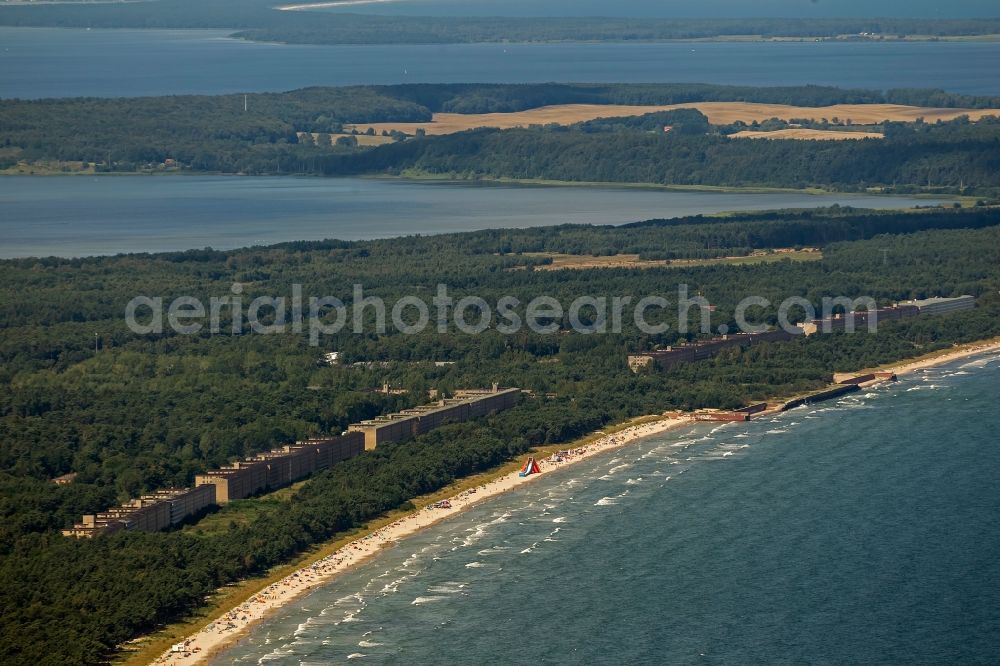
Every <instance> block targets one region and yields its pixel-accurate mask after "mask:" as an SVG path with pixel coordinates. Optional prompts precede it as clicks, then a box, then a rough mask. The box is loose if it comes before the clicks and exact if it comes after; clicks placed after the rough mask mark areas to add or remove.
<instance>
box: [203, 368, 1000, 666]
mask: <svg viewBox="0 0 1000 666" xmlns="http://www.w3.org/2000/svg"><path fill="white" fill-rule="evenodd" d="M997 395H1000V356H997V355H994V356H992V357H983V358H980V359H977V360H973V361H966V362H962V363H958V364H955V365H952V366H949V367H942V368H936V369H930V370H926V371H924V372H921V373H918V374H916V375H913V376H910V377H906V378H904V379H903V380H902V381H900V382H899V383H898V384H896V385H890V386H884V387H881V388H877V389H873V390H870V391H869V392H867V393H858V394H853V395H851V396H848V397H845V398H843V399H840V400H838V401H835V402H830V403H825V404H823V405H817V406H809V407H803V408H799V409H796V410H792V411H790V412H788V413H786V414H784V415H781V416H778V417H775V418H772V419H764V420H761V421H756V422H751V423H750V424H740V425H738V426H737V425H729V426H723V427H715V428H712V427H709V426H702V427H698V428H695V429H693V430H691V431H687V432H675V433H669V434H667V435H665V436H659V437H656V438H651V439H649V440H646V441H645V442H642V443H639V444H637V445H633V446H630V447H628V448H626V449H623V450H620V451H616V452H613V453H609V454H606V455H604V456H602V457H599V458H596V459H593V460H589V461H584V462H581V463H579V464H577V465H575V466H573V467H570V468H567V469H565V470H562V471H560V472H557V473H554V474H552V475H551V476H547V477H544V478H542V479H540V480H539V481H537V482H536V483H534V484H531V485H529V486H527V487H523V488H521V489H519V490H517V491H516V492H513V493H510V494H509V495H507V496H505V497H501V498H498V499H494V500H491V501H488V502H486V503H484V504H483V505H481V506H479V507H477V508H475V509H473V510H471V511H469V512H467V513H465V514H463V515H461V516H459V517H457V518H455V519H453V520H450V521H447V522H445V523H442V524H440V525H438V526H435V527H433V528H430V529H428V530H426V531H424V532H422V533H420V534H418V535H415V536H414V537H412V538H410V539H407V540H405V541H403V542H401V543H400V544H398V545H397V546H396V547H394V548H392V549H390V550H388V551H386V552H385V553H383V554H381V555H379V556H378V557H377V558H375V559H373V560H371V561H370V562H368V563H366V564H365V565H363V566H360V567H358V568H356V569H355V570H353V571H351V572H349V573H346V574H345V575H343V576H340V577H339V578H336V579H334V580H333V581H331V582H330V583H328V584H327V585H325V586H323V587H322V588H319V589H317V590H316V591H314V592H313V593H311V594H310V595H308V596H306V597H304V598H302V599H301V600H299V601H298V602H296V603H293V604H291V605H290V606H288V607H287V608H286V609H284V610H283V611H282V612H281V613H280V614H278V615H276V616H275V617H274V618H273V619H272V620H271V621H269V622H267V623H265V624H263V625H262V626H260V627H258V628H257V629H255V630H254V631H253V633H252V634H251V635H250V636H249V637H248V638H246V639H245V640H243V641H242V642H241V643H240V644H239V645H238V646H237V647H235V648H234V649H232V650H230V651H228V652H225V653H222V654H221V655H219V656H218V657H217V658H216V659H215V660H214V661H213V662H212V663H213V664H216V665H220V664H268V665H269V666H286V665H287V666H292V665H294V666H298V665H299V664H332V663H347V660H349V659H352V657H353V658H355V659H357V660H358V661H357V662H356V663H365V664H369V663H374V664H494V663H502V664H514V663H517V664H738V665H743V664H946V663H949V664H992V663H996V655H997V654H1000V606H998V605H997V603H996V600H997V598H998V596H1000V494H998V493H997V490H996V489H997V485H996V479H997V476H998V474H1000V445H998V442H997V438H996V433H997V430H998V429H1000V415H998V412H997V410H996V397H997Z"/></svg>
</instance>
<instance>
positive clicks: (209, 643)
mask: <svg viewBox="0 0 1000 666" xmlns="http://www.w3.org/2000/svg"><path fill="white" fill-rule="evenodd" d="M642 418H643V420H644V419H645V418H651V417H642ZM655 418H656V420H654V421H646V422H641V423H636V424H633V425H627V426H626V427H625V428H623V429H621V430H617V431H614V432H611V433H604V432H603V431H598V432H597V433H595V434H597V435H600V437H599V438H598V439H596V440H595V441H592V442H589V443H583V442H577V443H575V444H574V443H567V444H566V447H567V449H568V450H569V452H570V454H569V455H568V456H567V457H566V458H565V460H563V461H562V462H552V461H551V460H549V459H548V458H545V459H540V458H536V461H537V462H538V464H539V467H540V468H541V472H540V473H538V474H533V475H531V476H527V477H522V476H520V475H519V473H518V471H513V472H509V473H506V474H502V475H501V476H498V477H496V478H493V479H491V480H488V481H485V482H484V483H482V484H481V485H479V486H477V487H474V488H470V489H466V490H463V491H462V492H459V493H458V494H455V495H452V496H450V497H448V498H447V501H448V502H449V503H450V505H451V506H450V507H448V508H437V507H436V505H437V503H433V504H430V505H428V506H425V507H423V508H421V509H419V510H417V511H415V512H412V513H410V514H407V515H406V516H403V517H401V518H398V519H396V520H394V521H393V522H391V523H389V524H388V525H385V526H383V527H379V528H377V529H375V530H373V531H370V532H367V533H365V534H363V535H362V536H359V537H357V538H356V539H354V540H353V541H351V542H350V543H348V544H347V545H345V546H342V547H341V548H339V549H338V550H336V551H335V552H334V553H331V554H329V555H326V556H324V557H322V558H319V559H318V560H316V561H314V562H311V563H309V564H307V565H306V566H303V567H301V568H299V569H297V570H295V571H294V572H292V573H291V574H289V575H287V576H285V577H283V578H281V579H280V580H278V581H276V582H274V583H271V584H270V585H268V586H267V587H265V588H264V589H262V590H259V591H258V592H257V593H255V594H253V595H252V596H251V597H250V599H248V600H247V601H244V602H243V603H241V604H239V605H238V606H236V607H235V608H232V609H230V610H228V611H226V612H224V613H222V615H221V616H218V617H216V618H215V619H214V620H213V621H211V622H209V623H208V624H207V625H205V626H203V627H202V628H201V629H200V630H199V631H198V632H197V633H195V634H193V635H191V636H189V637H188V638H187V639H185V640H184V641H181V643H180V644H183V645H184V646H185V648H186V651H183V652H178V653H175V652H171V651H169V650H168V651H167V652H165V653H163V654H161V655H160V656H159V657H158V658H157V659H155V660H154V661H153V662H151V663H153V664H158V665H163V666H187V665H190V664H196V663H200V662H202V661H204V660H206V659H208V658H210V657H213V656H215V655H216V654H218V653H219V652H221V651H223V650H225V649H227V648H228V647H231V646H232V644H234V643H235V642H236V641H238V640H239V639H240V638H242V637H243V636H244V635H245V634H246V633H247V632H248V631H250V630H251V629H253V628H254V627H255V626H256V625H258V624H260V623H261V622H263V621H265V620H267V619H268V618H269V617H270V616H271V615H272V614H273V613H274V612H276V611H277V610H279V609H281V608H282V607H284V606H285V605H287V604H288V603H290V602H292V601H294V600H295V599H297V598H299V597H301V596H303V595H305V594H307V593H308V592H310V591H312V590H313V589H314V588H316V587H317V586H319V585H322V584H324V583H326V582H328V581H329V580H331V579H332V578H334V577H335V576H337V575H338V574H340V573H342V572H344V571H346V570H347V569H349V568H351V567H353V566H356V565H359V564H362V563H363V562H366V561H367V560H369V559H371V558H372V557H374V556H376V555H377V554H378V553H379V552H381V550H382V549H384V548H387V547H390V546H392V545H394V544H396V543H398V542H399V541H401V540H403V539H405V538H406V537H408V536H412V535H413V534H416V533H417V532H419V531H421V530H423V529H426V528H428V527H430V526H432V525H434V524H436V523H439V522H441V521H443V520H446V519H448V518H451V517H454V516H456V515H458V514H460V513H463V512H464V511H466V510H468V509H470V508H472V507H473V506H476V505H477V504H480V503H482V502H484V501H486V500H488V499H491V498H493V497H497V496H499V495H503V494H506V493H507V492H510V491H511V490H514V489H515V488H518V487H520V486H522V485H524V484H526V483H531V482H533V481H534V480H535V479H537V478H540V477H542V476H545V475H547V474H549V473H552V472H554V471H557V470H560V469H563V468H565V467H567V466H570V465H572V464H574V463H578V462H580V461H582V460H586V459H588V458H591V457H593V456H595V455H598V454H600V453H604V452H606V451H610V450H612V449H617V448H620V447H623V446H625V445H627V444H631V443H633V442H636V441H638V440H640V439H644V438H646V437H651V436H653V435H658V434H661V433H664V432H668V431H671V430H676V429H679V428H683V427H684V426H689V425H694V424H695V423H696V422H695V420H694V419H693V418H691V417H688V416H682V417H662V416H657V417H655ZM546 448H549V447H546ZM180 644H175V645H180Z"/></svg>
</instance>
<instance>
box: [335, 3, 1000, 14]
mask: <svg viewBox="0 0 1000 666" xmlns="http://www.w3.org/2000/svg"><path fill="white" fill-rule="evenodd" d="M341 11H350V12H352V13H359V14H360V13H364V14H390V15H392V14H394V15H408V16H419V15H425V16H435V15H436V16H563V17H566V16H635V17H656V18H761V17H764V18H766V17H781V18H850V17H903V18H991V17H997V16H1000V3H997V2H996V1H995V0H963V1H962V2H953V3H948V4H942V3H940V2H934V1H932V0H909V1H904V0H868V1H865V0H838V1H837V2H832V1H831V0H758V1H757V2H754V3H747V2H745V1H743V0H702V1H700V2H694V1H692V0H618V1H617V2H614V3H608V2H606V0H544V1H542V2H539V1H538V0H505V1H504V2H497V0H377V2H373V3H371V4H356V5H351V6H349V7H345V8H343V9H342V10H341Z"/></svg>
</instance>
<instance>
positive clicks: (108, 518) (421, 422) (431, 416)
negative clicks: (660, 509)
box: [62, 385, 520, 538]
mask: <svg viewBox="0 0 1000 666" xmlns="http://www.w3.org/2000/svg"><path fill="white" fill-rule="evenodd" d="M519 394H520V390H519V389H516V388H511V389H501V388H499V387H497V386H496V385H494V386H493V388H492V389H488V390H461V391H456V392H455V394H454V397H451V398H444V399H442V400H438V401H436V402H434V403H431V404H429V405H422V406H420V407H416V408H413V409H407V410H403V411H402V412H398V413H396V414H389V415H386V416H380V417H378V418H377V419H373V420H371V421H362V422H361V423H354V424H351V425H350V426H348V429H347V430H346V431H345V432H344V433H342V434H341V435H339V436H336V437H328V438H323V439H310V440H305V441H301V442H296V443H295V444H291V445H287V446H283V447H281V448H279V449H274V450H272V451H268V452H266V453H260V454H258V455H256V456H252V457H249V458H246V459H244V460H238V461H236V462H234V463H231V464H229V465H226V466H224V467H221V468H219V469H213V470H209V471H207V472H205V473H204V474H199V475H197V476H195V481H194V486H193V487H191V488H168V489H164V490H158V491H156V492H153V493H149V494H147V495H143V496H142V497H139V498H137V499H133V500H130V501H129V502H127V503H125V504H122V505H121V506H116V507H113V508H111V509H108V510H107V511H102V512H100V513H97V514H92V515H85V516H83V518H82V519H81V521H80V522H79V523H76V524H75V525H73V527H72V528H69V529H65V530H63V531H62V533H63V535H65V536H69V537H79V538H83V537H93V536H97V535H98V534H105V533H111V532H118V531H122V530H142V531H146V532H156V531H159V530H163V529H167V528H169V527H172V526H174V525H177V524H179V523H182V522H184V521H185V520H187V519H188V518H190V517H191V516H194V515H197V514H199V513H201V512H203V511H205V510H206V509H207V508H209V507H211V506H214V505H216V504H226V503H228V502H231V501H233V500H238V499H243V498H246V497H251V496H253V495H257V494H259V493H263V492H269V491H272V490H277V489H279V488H283V487H285V486H288V485H289V484H291V483H294V482H295V481H299V480H301V479H304V478H306V477H308V476H310V475H312V474H314V473H316V472H318V471H321V470H324V469H327V468H329V467H331V466H333V465H335V464H336V463H338V462H340V461H342V460H347V459H348V458H353V457H354V456H357V455H359V454H361V453H362V452H363V451H366V450H368V451H370V450H372V449H374V448H376V447H377V446H378V445H380V444H382V445H384V444H388V443H391V442H401V441H405V440H407V439H410V438H411V437H416V436H417V435H421V434H424V433H426V432H429V431H431V430H433V429H434V428H437V427H439V426H441V425H444V424H445V423H455V422H460V421H467V420H469V419H473V418H478V417H480V416H485V415H487V414H490V413H492V412H497V411H501V410H504V409H509V408H511V407H513V406H514V405H515V404H517V399H518V395H519Z"/></svg>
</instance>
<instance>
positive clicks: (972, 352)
mask: <svg viewBox="0 0 1000 666" xmlns="http://www.w3.org/2000/svg"><path fill="white" fill-rule="evenodd" d="M990 352H1000V338H994V339H992V340H983V341H980V342H974V343H970V344H967V345H959V346H957V347H955V348H954V349H952V350H944V351H940V352H938V353H936V354H931V355H930V356H923V357H920V358H917V359H915V360H913V361H909V362H906V363H902V364H899V365H892V366H889V367H887V368H880V370H891V371H892V372H895V373H896V375H907V374H910V373H911V372H916V371H917V370H921V369H923V368H931V367H934V366H936V365H945V364H946V363H951V362H952V361H960V360H962V359H963V358H968V357H970V356H978V355H979V354H988V353H990ZM858 374H864V371H861V372H859V373H858Z"/></svg>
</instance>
